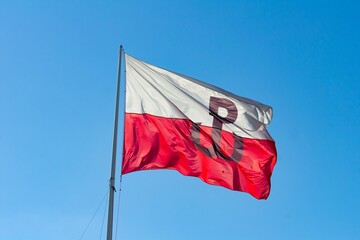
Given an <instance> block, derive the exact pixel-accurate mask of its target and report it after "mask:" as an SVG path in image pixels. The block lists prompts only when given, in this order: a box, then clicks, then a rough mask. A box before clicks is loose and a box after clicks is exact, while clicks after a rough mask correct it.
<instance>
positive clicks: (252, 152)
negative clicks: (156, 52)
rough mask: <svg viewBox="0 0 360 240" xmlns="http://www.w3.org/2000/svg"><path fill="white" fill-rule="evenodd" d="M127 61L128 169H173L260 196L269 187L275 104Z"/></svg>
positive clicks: (125, 161) (273, 157) (265, 194)
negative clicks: (271, 127) (272, 106)
mask: <svg viewBox="0 0 360 240" xmlns="http://www.w3.org/2000/svg"><path fill="white" fill-rule="evenodd" d="M125 60H126V107H125V135H124V154H123V166H122V173H123V174H126V173H130V172H134V171H140V170H150V169H174V170H177V171H179V172H180V173H181V174H183V175H186V176H194V177H199V178H200V179H202V180H203V181H204V182H206V183H209V184H213V185H219V186H223V187H226V188H229V189H232V190H237V191H243V192H248V193H250V194H251V195H252V196H254V197H255V198H257V199H266V198H267V197H268V196H269V193H270V177H271V174H272V171H273V168H274V165H275V163H276V148H275V142H274V141H273V139H272V138H271V136H270V135H269V133H268V132H267V130H266V126H267V125H268V124H269V123H270V121H271V118H272V108H271V107H269V106H266V105H264V104H261V103H259V102H256V101H253V100H250V99H246V98H243V97H239V96H236V95H234V94H232V93H230V92H227V91H225V90H223V89H220V88H218V87H215V86H212V85H210V84H206V83H204V82H201V81H199V80H196V79H193V78H190V77H187V76H184V75H181V74H178V73H174V72H171V71H168V70H164V69H162V68H159V67H156V66H153V65H150V64H147V63H145V62H142V61H140V60H138V59H135V58H133V57H131V56H129V55H125Z"/></svg>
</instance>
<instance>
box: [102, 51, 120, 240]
mask: <svg viewBox="0 0 360 240" xmlns="http://www.w3.org/2000/svg"><path fill="white" fill-rule="evenodd" d="M122 53H123V47H122V45H120V50H119V66H118V78H117V87H116V104H115V121H114V136H113V150H112V161H111V173H110V180H109V209H108V222H107V237H106V239H107V240H112V234H113V220H114V217H113V215H114V193H115V167H116V149H117V135H118V118H119V99H120V97H119V95H120V76H121V58H122Z"/></svg>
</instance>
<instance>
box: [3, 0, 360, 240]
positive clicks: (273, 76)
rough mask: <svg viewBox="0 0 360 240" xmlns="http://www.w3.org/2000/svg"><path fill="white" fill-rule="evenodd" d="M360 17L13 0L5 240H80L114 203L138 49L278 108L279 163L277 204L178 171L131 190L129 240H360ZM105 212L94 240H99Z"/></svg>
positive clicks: (305, 9) (8, 4) (194, 4)
mask: <svg viewBox="0 0 360 240" xmlns="http://www.w3.org/2000/svg"><path fill="white" fill-rule="evenodd" d="M359 12H360V5H359V3H358V1H285V0H284V1H235V0H234V1H212V0H202V1H201V0H195V1H190V0H184V1H165V0H159V1H144V0H132V1H129V0H128V1H115V0H109V1H91V0H87V1H68V0H64V1H38V0H34V1H18V0H2V1H1V2H0V194H1V195H0V238H1V239H11V240H24V239H46V240H49V239H53V240H58V239H59V240H60V239H79V238H80V236H81V234H82V232H83V230H84V228H85V227H86V225H87V223H88V222H89V220H90V218H91V216H92V214H93V213H94V211H95V210H96V208H97V206H98V205H99V203H100V202H101V199H102V198H103V196H104V195H105V193H106V192H107V189H108V179H109V172H110V159H111V142H112V129H113V116H114V103H115V85H116V76H117V57H118V47H119V44H123V45H124V48H125V51H126V52H127V53H129V54H130V55H133V56H135V57H137V58H140V59H142V60H144V61H147V62H150V63H152V64H154V65H158V66H161V67H163V68H166V69H170V70H173V71H176V72H180V73H183V74H186V75H189V76H192V77H195V78H198V79H200V80H202V81H206V82H208V83H211V84H214V85H217V86H220V87H222V88H224V89H226V90H229V91H232V92H233V93H235V94H238V95H241V96H244V97H248V98H252V99H255V100H257V101H260V102H263V103H265V104H268V105H270V106H272V107H273V109H274V118H273V121H272V123H271V125H270V127H269V131H270V133H271V135H272V136H273V138H274V139H275V140H276V143H277V150H278V163H277V165H276V166H275V170H274V173H273V177H272V192H271V194H270V197H269V199H268V200H266V201H259V200H256V199H254V198H252V197H251V196H250V195H248V194H246V193H240V192H233V191H230V190H227V189H224V188H221V187H215V186H211V185H207V184H205V183H203V182H202V181H201V180H199V179H197V178H191V177H184V176H182V175H181V174H179V173H177V172H175V171H165V170H163V171H147V172H146V171H143V172H137V173H131V174H128V175H125V176H124V177H123V190H122V195H121V204H120V222H119V228H118V239H126V240H135V239H151V240H153V239H156V240H162V239H164V240H168V239H172V240H178V239H216V240H217V239H266V240H268V239H276V240H277V239H280V240H281V239H284V240H285V239H286V240H287V239H299V240H302V239H307V240H308V239H336V240H337V239H349V240H352V239H360V207H359V203H360V151H359V148H360V127H359V120H360V41H359V39H360V17H359ZM120 134H122V132H120ZM119 146H121V144H119ZM120 152H121V149H119V154H120ZM119 166H120V164H119V162H118V170H119ZM117 185H118V179H117ZM117 198H118V195H117ZM116 200H118V199H116ZM117 202H118V201H117ZM104 207H105V205H102V206H101V208H100V210H99V212H98V214H97V215H96V216H95V218H94V220H93V223H92V224H91V225H90V226H89V229H88V232H86V234H85V235H84V238H83V239H99V237H100V229H101V224H102V217H103V213H104ZM103 239H104V234H103Z"/></svg>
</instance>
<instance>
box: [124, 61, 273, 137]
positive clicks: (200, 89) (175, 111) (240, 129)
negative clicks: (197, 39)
mask: <svg viewBox="0 0 360 240" xmlns="http://www.w3.org/2000/svg"><path fill="white" fill-rule="evenodd" d="M125 61H126V109H125V111H126V112H127V113H137V114H143V113H147V114H151V115H155V116H160V117H166V118H180V119H190V120H191V121H192V122H196V123H201V125H203V126H209V127H211V126H212V124H213V116H212V115H210V114H209V100H210V97H211V96H213V97H219V98H226V99H229V100H230V101H232V102H233V103H235V106H236V108H237V110H238V116H237V119H236V121H235V122H234V123H233V124H230V123H228V124H224V125H223V126H222V128H223V130H225V131H229V132H233V133H235V134H236V135H238V136H240V137H246V138H253V139H269V140H272V138H271V137H270V135H269V134H268V133H267V131H266V125H267V124H269V123H270V121H271V118H272V108H271V107H269V106H266V105H264V104H261V103H259V102H256V101H253V100H250V99H246V98H242V97H239V96H236V95H234V94H232V93H230V92H227V91H225V90H223V89H220V88H218V87H215V86H213V85H210V84H207V83H204V82H201V81H199V80H196V79H193V78H190V77H187V76H184V75H181V74H177V73H174V72H170V71H167V70H165V69H162V68H159V67H156V66H153V65H150V64H147V63H145V62H142V61H140V60H138V59H136V58H133V57H131V56H129V55H125ZM219 115H220V116H221V117H225V116H226V115H227V110H226V109H225V108H220V109H219Z"/></svg>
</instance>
